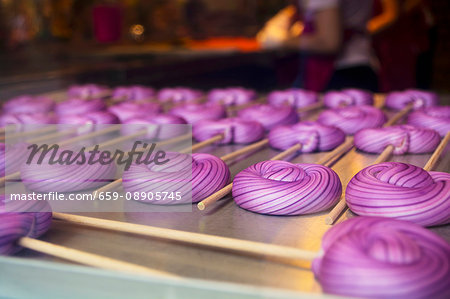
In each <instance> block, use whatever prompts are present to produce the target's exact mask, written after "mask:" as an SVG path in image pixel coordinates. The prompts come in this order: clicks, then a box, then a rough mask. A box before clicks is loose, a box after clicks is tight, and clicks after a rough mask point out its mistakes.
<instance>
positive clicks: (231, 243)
mask: <svg viewBox="0 0 450 299" xmlns="http://www.w3.org/2000/svg"><path fill="white" fill-rule="evenodd" d="M53 218H54V219H59V220H63V221H66V222H70V223H75V224H79V225H84V226H89V227H95V228H99V229H106V230H113V231H119V232H125V233H131V234H135V235H141V236H147V237H154V238H160V239H164V240H172V241H177V242H183V243H190V244H196V245H201V246H208V247H213V248H220V249H226V250H233V251H237V252H245V253H250V254H254V255H258V256H271V257H277V258H288V259H296V260H306V261H312V260H313V259H314V258H315V257H317V256H318V255H319V253H317V252H313V251H308V250H302V249H297V248H293V247H288V246H281V245H274V244H267V243H260V242H254V241H247V240H239V239H233V238H226V237H219V236H213V235H206V234H200V233H193V232H186V231H179V230H174V229H168V228H160V227H154V226H148V225H141V224H134V223H126V222H121V221H114V220H106V219H99V218H92V217H86V216H78V215H70V214H61V213H55V212H54V213H53Z"/></svg>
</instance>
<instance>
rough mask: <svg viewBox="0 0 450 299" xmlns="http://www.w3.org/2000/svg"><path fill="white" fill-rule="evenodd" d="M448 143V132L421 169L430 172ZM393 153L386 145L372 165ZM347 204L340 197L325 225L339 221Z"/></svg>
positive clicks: (392, 147)
mask: <svg viewBox="0 0 450 299" xmlns="http://www.w3.org/2000/svg"><path fill="white" fill-rule="evenodd" d="M449 141H450V132H448V133H447V134H446V135H445V137H444V138H443V139H442V141H441V143H439V145H438V147H437V148H436V149H435V150H434V152H433V154H432V155H431V157H430V159H429V160H428V162H427V164H425V166H424V167H423V169H424V170H426V171H431V170H432V169H433V168H434V167H435V166H436V164H437V162H438V160H439V157H440V156H441V155H442V153H443V151H444V149H445V147H446V146H447V144H448V143H449ZM393 151H394V146H392V145H388V146H387V147H386V148H385V149H384V151H383V152H382V153H381V154H380V156H378V158H377V159H376V160H375V162H374V163H372V164H371V165H373V164H378V163H382V162H385V161H386V160H387V159H388V157H389V156H390V155H391V154H392V152H393ZM346 208H347V204H346V203H345V194H343V195H342V198H341V200H340V201H339V203H338V204H337V205H336V206H335V207H334V208H333V210H331V212H330V213H329V214H328V216H327V218H325V223H326V224H328V225H331V224H333V223H334V222H335V221H336V220H337V219H339V217H340V215H342V213H343V212H344V211H345V210H346Z"/></svg>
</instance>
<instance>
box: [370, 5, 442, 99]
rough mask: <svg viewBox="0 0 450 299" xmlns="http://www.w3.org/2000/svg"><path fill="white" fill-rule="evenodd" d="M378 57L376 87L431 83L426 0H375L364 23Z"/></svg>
mask: <svg viewBox="0 0 450 299" xmlns="http://www.w3.org/2000/svg"><path fill="white" fill-rule="evenodd" d="M367 28H368V30H369V31H370V32H371V34H373V35H374V36H373V43H374V48H375V50H376V53H377V56H378V58H379V61H380V72H379V74H380V90H381V91H383V92H389V91H392V90H402V89H406V88H413V87H419V88H423V89H428V88H429V87H430V85H431V74H432V56H433V49H434V45H435V38H433V37H435V30H434V29H435V26H434V19H433V16H432V14H431V11H430V9H429V7H428V4H427V2H426V1H422V0H375V2H374V17H373V18H372V19H371V20H370V21H369V23H368V25H367Z"/></svg>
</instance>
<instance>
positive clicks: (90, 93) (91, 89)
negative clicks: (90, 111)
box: [67, 84, 110, 99]
mask: <svg viewBox="0 0 450 299" xmlns="http://www.w3.org/2000/svg"><path fill="white" fill-rule="evenodd" d="M109 92H110V89H109V88H108V87H106V86H102V85H97V84H84V85H72V86H70V87H69V89H68V90H67V96H68V97H69V98H80V99H89V98H96V97H102V96H105V95H107V94H108V93H109Z"/></svg>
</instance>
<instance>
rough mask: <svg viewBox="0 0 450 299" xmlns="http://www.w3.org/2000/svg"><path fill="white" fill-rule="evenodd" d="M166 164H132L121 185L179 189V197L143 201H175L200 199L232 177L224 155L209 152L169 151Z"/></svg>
mask: <svg viewBox="0 0 450 299" xmlns="http://www.w3.org/2000/svg"><path fill="white" fill-rule="evenodd" d="M166 158H167V159H169V161H168V163H166V164H163V165H159V166H158V165H155V164H154V163H151V164H149V165H144V164H140V165H137V164H132V165H131V167H130V169H129V170H126V171H124V173H123V181H122V186H123V188H124V190H125V191H126V192H131V193H132V194H137V193H140V192H145V193H149V192H152V193H153V194H155V192H179V195H180V200H173V199H169V198H167V199H166V200H163V199H160V200H156V199H154V200H149V198H146V199H143V201H144V202H148V203H154V204H161V205H172V204H185V203H195V202H199V201H201V200H203V199H205V198H206V197H208V196H209V195H211V194H214V193H215V192H217V191H218V190H220V189H222V188H223V187H224V186H225V185H226V184H228V181H229V179H230V170H229V169H228V166H227V165H226V164H225V162H223V161H222V160H221V159H219V158H217V157H216V156H213V155H209V154H199V153H194V154H192V155H186V154H179V153H166Z"/></svg>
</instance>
